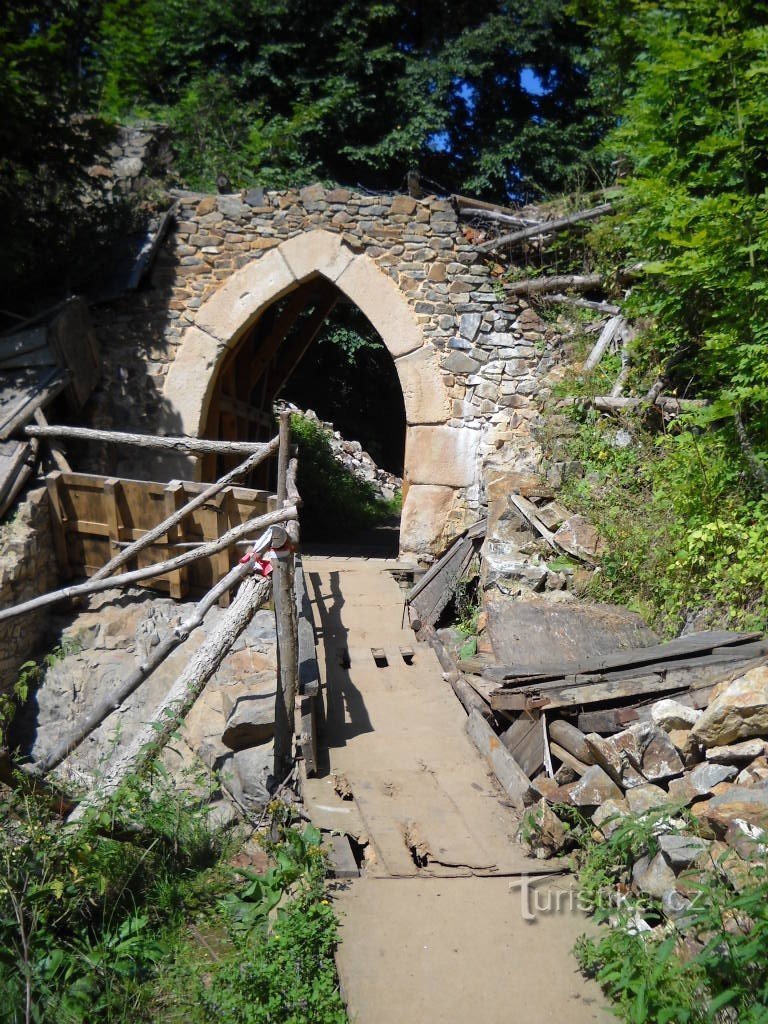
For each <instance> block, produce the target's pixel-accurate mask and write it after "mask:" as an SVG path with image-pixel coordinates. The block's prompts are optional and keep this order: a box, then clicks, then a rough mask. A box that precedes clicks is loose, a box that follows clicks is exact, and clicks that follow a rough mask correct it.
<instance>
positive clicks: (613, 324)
mask: <svg viewBox="0 0 768 1024" xmlns="http://www.w3.org/2000/svg"><path fill="white" fill-rule="evenodd" d="M623 323H624V320H623V319H622V318H621V317H620V316H612V317H611V319H610V320H608V321H607V323H606V324H605V326H604V327H603V329H602V331H601V332H600V337H599V338H598V339H597V341H596V342H595V345H594V347H593V349H592V351H591V352H590V353H589V355H588V356H587V359H586V362H585V363H584V367H583V369H584V373H591V372H592V370H594V368H595V367H596V366H597V364H598V363H599V362H600V360H601V359H602V358H603V356H604V354H605V353H606V351H607V350H608V347H609V346H610V345H611V344H612V343H613V341H615V339H616V338H617V337H618V336H619V332H620V331H621V327H622V324H623Z"/></svg>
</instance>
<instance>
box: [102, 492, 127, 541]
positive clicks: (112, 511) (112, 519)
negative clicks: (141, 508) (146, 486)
mask: <svg viewBox="0 0 768 1024" xmlns="http://www.w3.org/2000/svg"><path fill="white" fill-rule="evenodd" d="M121 488H122V484H121V482H120V481H119V480H118V479H117V477H114V476H111V477H110V478H109V479H108V480H105V481H104V488H103V490H104V498H105V499H106V512H107V526H108V527H109V558H110V560H111V559H113V558H114V557H115V555H117V554H119V553H120V541H121V540H122V539H123V538H122V536H121V531H120V509H119V508H118V500H119V495H120V491H121Z"/></svg>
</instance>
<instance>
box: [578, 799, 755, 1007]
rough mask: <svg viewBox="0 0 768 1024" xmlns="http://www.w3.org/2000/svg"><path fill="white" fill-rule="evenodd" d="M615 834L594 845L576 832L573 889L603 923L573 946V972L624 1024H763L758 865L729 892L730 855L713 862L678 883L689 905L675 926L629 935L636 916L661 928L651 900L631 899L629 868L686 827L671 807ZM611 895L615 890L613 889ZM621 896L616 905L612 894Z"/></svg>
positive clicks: (626, 822)
mask: <svg viewBox="0 0 768 1024" xmlns="http://www.w3.org/2000/svg"><path fill="white" fill-rule="evenodd" d="M613 824H614V825H615V826H616V828H615V830H614V831H613V832H612V833H611V834H610V835H609V836H608V837H607V838H604V839H603V841H601V842H599V843H598V842H595V841H594V839H593V838H592V837H591V832H590V830H589V829H588V828H585V829H583V830H582V831H581V841H582V847H583V851H582V859H581V866H580V875H579V880H580V884H581V886H582V887H583V893H584V896H585V897H586V900H587V903H588V904H589V905H591V906H592V908H593V910H594V911H595V913H596V916H597V919H598V920H599V921H601V922H603V923H605V922H608V921H609V920H610V928H609V929H608V930H606V929H603V930H601V931H602V934H601V935H600V937H598V938H586V937H582V938H581V939H580V940H579V942H578V943H577V946H576V949H575V953H576V956H577V959H578V960H579V963H580V966H581V968H582V970H583V971H584V972H585V973H587V974H589V975H591V976H594V977H595V978H596V979H597V981H598V982H599V983H600V984H601V985H602V986H603V988H604V989H605V991H606V993H607V994H608V995H609V996H610V997H611V998H612V999H613V1000H614V1003H615V1007H614V1010H615V1012H616V1014H617V1015H618V1016H619V1017H621V1018H622V1019H623V1020H625V1021H628V1022H631V1024H643V1022H645V1021H648V1020H653V1021H662V1022H668V1024H671V1022H675V1024H677V1022H681V1024H686V1022H691V1024H693V1022H697V1024H698V1022H701V1024H704V1022H711V1021H713V1020H721V1019H725V1018H723V1017H722V1013H723V1012H724V1011H725V1012H727V1013H728V1014H730V1015H731V1016H728V1018H727V1019H735V1020H738V1021H747V1022H750V1024H758V1022H760V1024H765V1021H768V961H766V959H765V956H764V955H763V954H764V949H765V945H764V944H765V942H766V939H768V902H767V898H768V876H767V875H766V869H765V867H764V866H763V865H752V866H751V867H747V864H746V863H743V864H742V865H741V867H742V870H741V872H740V878H739V883H738V887H736V886H735V885H734V883H733V880H732V877H731V875H730V873H729V871H728V870H727V864H726V861H727V860H728V858H733V857H734V856H735V855H734V854H733V853H730V852H729V853H726V854H724V855H723V856H722V857H720V858H718V859H716V860H712V862H711V863H710V865H709V868H708V869H707V871H706V872H705V873H693V874H692V875H691V876H690V877H688V878H685V879H684V881H685V884H686V887H687V889H688V890H689V891H690V892H691V896H690V905H689V906H686V907H685V912H684V914H683V915H682V916H681V917H680V918H678V919H677V922H676V923H675V922H672V921H668V922H667V924H666V925H664V926H660V927H657V928H655V929H654V930H653V931H651V932H648V931H638V930H637V927H636V916H637V914H638V912H640V914H641V916H642V917H643V918H644V919H645V920H650V921H651V922H653V921H654V919H655V920H661V914H660V912H659V909H658V907H657V905H656V901H655V900H653V899H651V898H649V897H647V896H644V897H642V898H641V897H639V896H635V895H632V893H631V890H629V888H628V882H629V881H630V869H631V864H632V862H633V861H634V860H636V859H637V857H638V856H639V855H641V854H650V855H651V856H652V855H653V854H654V853H655V852H656V850H657V849H658V844H657V837H658V835H660V834H661V833H662V832H669V831H674V830H675V829H676V828H678V827H680V826H681V825H684V826H685V828H686V829H687V830H688V831H690V830H691V828H692V823H691V821H690V820H689V821H681V818H680V817H679V812H677V810H676V809H675V808H673V807H671V808H667V809H660V810H658V811H654V812H652V813H650V814H647V815H644V816H641V817H639V818H638V817H627V818H623V819H616V820H615V821H614V823H613ZM617 886H618V887H619V888H618V889H617ZM619 892H621V894H622V895H621V896H620V897H619V896H618V893H619ZM684 936H687V937H688V939H689V940H690V939H693V940H694V942H693V943H691V944H690V949H691V950H692V951H693V953H692V955H691V953H689V954H688V955H687V956H686V957H683V956H682V955H681V953H682V947H681V942H682V940H683V937H684Z"/></svg>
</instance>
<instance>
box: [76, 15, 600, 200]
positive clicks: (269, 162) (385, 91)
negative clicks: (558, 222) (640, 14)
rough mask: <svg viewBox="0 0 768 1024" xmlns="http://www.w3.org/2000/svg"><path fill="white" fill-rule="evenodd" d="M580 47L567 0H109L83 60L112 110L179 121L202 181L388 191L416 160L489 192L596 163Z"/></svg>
mask: <svg viewBox="0 0 768 1024" xmlns="http://www.w3.org/2000/svg"><path fill="white" fill-rule="evenodd" d="M584 51H585V32H584V29H583V28H582V27H581V26H579V25H578V24H577V23H576V21H575V20H574V18H573V17H571V16H570V15H569V14H568V12H567V9H566V5H565V4H564V3H563V2H562V0H546V2H544V3H542V2H537V3H533V2H531V0H525V2H523V3H518V4H516V5H515V7H514V8H513V9H511V8H509V6H508V5H505V4H502V3H493V4H491V5H490V7H487V6H486V7H478V6H477V5H476V4H471V3H468V2H466V0H427V2H422V3H418V4H415V5H414V4H412V3H410V4H405V3H402V2H397V0H395V2H384V3H378V4H369V3H359V2H355V0H345V2H343V3H340V4H335V5H326V6H322V5H318V4H313V3H310V2H309V0H247V2H245V3H243V2H239V3H235V2H234V0H223V2H222V0H217V2H213V0H202V2H200V3H198V4H196V5H195V6H194V7H190V6H189V4H187V3H186V2H184V0H163V2H160V0H143V2H141V3H138V4H135V3H134V4H132V3H128V2H127V0H106V2H105V3H104V4H103V14H102V17H101V20H100V24H99V32H98V43H97V45H96V47H95V52H94V57H93V61H92V67H93V68H94V70H95V71H96V72H97V73H98V75H99V76H100V78H101V82H102V93H101V98H102V104H103V108H104V109H105V110H106V111H108V112H109V113H111V114H113V115H118V116H125V115H126V114H136V113H141V114H143V113H147V112H151V113H153V114H155V115H157V116H159V117H163V118H167V119H168V120H170V121H171V122H172V123H173V124H174V127H175V128H176V130H177V133H178V134H177V138H178V145H179V157H180V169H181V171H182V173H183V174H184V175H185V176H186V177H187V179H188V180H189V182H190V184H193V185H194V186H196V187H204V186H205V187H210V186H211V185H212V184H213V181H214V179H215V176H216V174H217V173H226V174H228V175H229V177H230V178H231V180H232V182H233V184H235V185H236V186H237V187H240V186H245V185H249V184H251V183H258V184H261V185H268V186H272V187H283V186H285V185H287V184H290V185H296V184H301V183H302V182H304V181H307V180H310V179H313V180H317V179H324V180H328V181H341V182H347V183H357V182H363V183H364V184H365V185H366V186H367V187H370V188H388V189H391V188H397V187H399V186H400V185H401V184H402V183H403V180H404V177H405V174H406V172H407V171H408V170H409V168H411V167H414V166H418V167H419V169H420V170H421V172H422V173H423V174H425V175H427V176H428V177H429V178H431V179H435V180H436V181H437V182H439V183H441V185H442V184H443V183H444V186H445V188H447V189H450V188H458V187H460V186H461V187H463V188H465V189H470V190H472V191H475V192H478V191H481V192H483V193H488V194H494V195H496V196H498V195H499V194H501V195H504V194H506V193H513V194H515V195H521V194H526V193H527V194H531V193H535V194H540V193H541V192H542V191H543V190H546V189H552V188H562V187H563V186H564V185H565V184H566V182H567V181H568V180H569V178H572V177H573V176H574V174H576V173H577V172H576V170H575V168H578V169H579V172H578V173H582V174H584V173H589V172H588V171H585V168H587V167H588V163H587V160H586V159H585V153H586V151H588V150H590V149H591V148H592V146H593V144H594V142H595V141H596V139H597V137H598V134H599V131H600V127H601V125H600V122H598V120H597V119H596V118H595V116H594V113H593V111H592V109H591V106H590V103H589V99H588V82H587V77H586V74H585V71H584V67H583V57H584ZM526 74H529V75H530V74H532V75H535V76H536V78H537V80H538V81H540V83H541V86H540V88H539V89H536V90H534V91H531V90H530V89H529V88H527V86H526V82H525V80H524V78H525V75H526Z"/></svg>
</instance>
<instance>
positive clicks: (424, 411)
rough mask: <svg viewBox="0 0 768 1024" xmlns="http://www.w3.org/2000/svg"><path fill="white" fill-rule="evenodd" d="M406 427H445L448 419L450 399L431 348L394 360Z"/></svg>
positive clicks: (417, 350)
mask: <svg viewBox="0 0 768 1024" xmlns="http://www.w3.org/2000/svg"><path fill="white" fill-rule="evenodd" d="M395 369H396V370H397V376H398V378H399V380H400V389H401V390H402V392H403V401H404V403H405V419H406V422H407V424H408V426H413V425H414V424H427V423H446V422H447V421H448V420H449V419H450V418H451V407H450V398H449V397H448V392H447V391H446V388H445V385H444V383H443V379H442V371H441V369H440V366H439V363H438V360H437V353H436V352H435V350H434V349H433V348H432V346H431V345H424V346H423V347H422V348H418V349H416V350H415V351H414V352H409V353H408V355H405V356H400V358H399V359H396V360H395Z"/></svg>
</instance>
